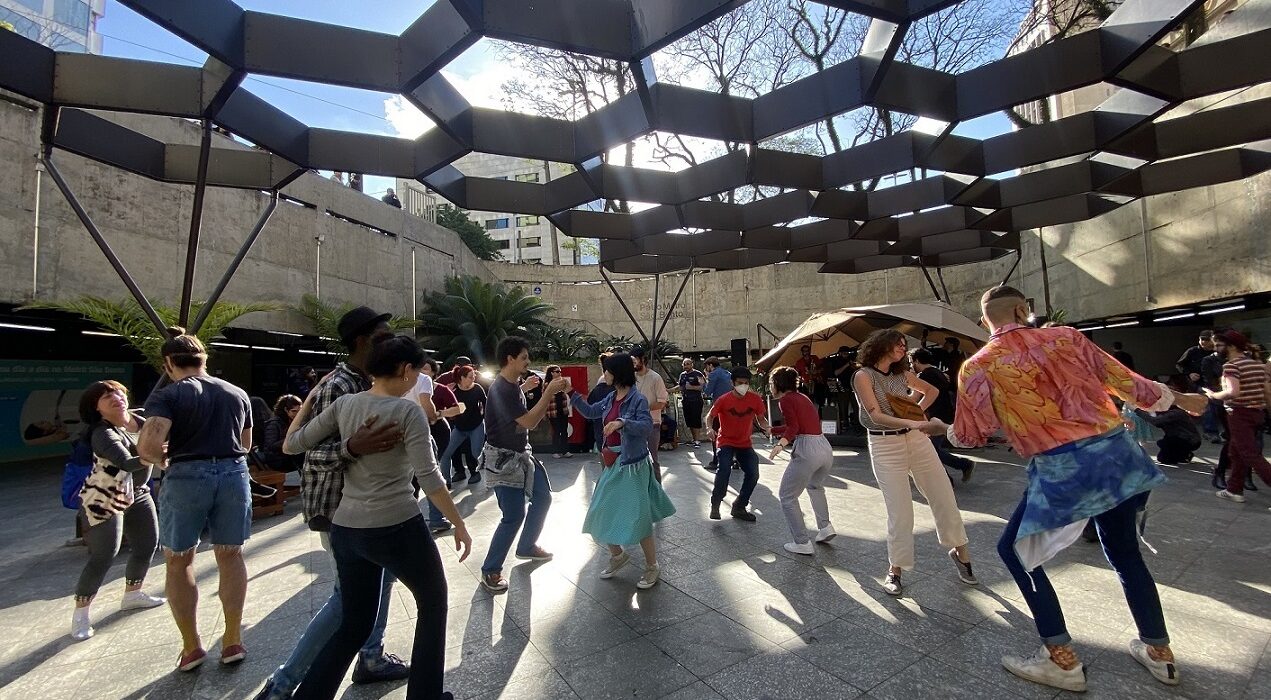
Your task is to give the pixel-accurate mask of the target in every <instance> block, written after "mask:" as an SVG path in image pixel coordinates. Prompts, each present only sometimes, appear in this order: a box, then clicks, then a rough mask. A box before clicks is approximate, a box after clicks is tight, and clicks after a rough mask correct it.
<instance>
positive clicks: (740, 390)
mask: <svg viewBox="0 0 1271 700" xmlns="http://www.w3.org/2000/svg"><path fill="white" fill-rule="evenodd" d="M733 389H735V390H736V391H737V395H738V396H745V395H746V392H747V391H750V386H749V385H748V384H738V385H737V386H735V387H733Z"/></svg>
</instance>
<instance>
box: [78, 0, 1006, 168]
mask: <svg viewBox="0 0 1271 700" xmlns="http://www.w3.org/2000/svg"><path fill="white" fill-rule="evenodd" d="M236 1H237V2H238V4H239V5H240V6H242V7H245V8H247V9H252V10H257V11H261V12H270V13H274V14H282V15H290V16H295V17H301V18H304V19H308V20H314V21H320V22H329V23H333V24H344V25H346V26H351V27H357V28H359V29H367V30H371V31H378V32H384V33H389V34H400V33H401V32H402V31H403V30H404V29H405V28H406V27H408V26H409V25H410V24H411V22H413V21H414V20H415V19H416V18H418V17H419V15H420V14H422V13H423V12H424V10H426V9H427V8H428V7H429V6H430V5H431V4H432V3H431V2H376V3H360V2H348V1H347V0H271V1H268V2H266V1H264V0H236ZM371 8H373V9H371ZM98 29H99V31H100V32H101V33H102V35H103V36H102V47H103V53H105V54H106V55H109V56H121V57H127V58H137V59H142V60H149V61H162V62H170V63H186V64H191V65H200V64H202V63H203V61H204V60H205V59H206V58H207V56H206V54H204V53H203V52H202V51H200V50H198V49H197V48H195V47H194V46H192V45H191V44H188V43H186V42H185V41H184V40H182V39H180V38H178V37H177V36H175V35H173V34H171V33H169V32H167V31H166V30H164V29H161V28H160V27H159V26H158V25H155V24H153V23H152V22H150V21H149V20H147V19H145V18H143V17H141V16H140V15H138V14H137V13H135V12H133V11H132V10H130V9H128V8H126V7H124V6H122V5H120V4H119V3H118V2H116V1H115V0H108V1H107V3H106V10H105V14H104V16H103V17H102V19H101V21H100V22H99V23H98ZM446 73H447V77H448V78H449V79H450V80H451V81H452V82H453V83H455V84H456V87H457V88H458V89H459V90H460V91H461V92H463V93H464V94H465V96H467V97H468V99H469V100H470V101H472V102H473V103H474V104H482V105H484V106H496V105H495V104H494V103H495V102H496V101H497V100H498V97H499V85H500V84H501V82H502V81H503V80H504V79H506V78H507V77H509V72H508V70H507V69H506V67H505V66H503V65H501V64H500V63H499V62H498V61H497V60H495V58H494V56H493V52H492V50H491V49H490V44H489V43H488V42H486V41H481V42H478V43H477V44H476V45H475V46H473V47H472V48H471V49H469V50H468V51H467V52H466V53H465V54H464V55H463V56H461V57H460V58H459V59H457V60H456V61H454V62H452V63H451V65H450V66H449V67H448V68H447V71H446ZM246 87H247V88H248V89H249V90H251V91H252V92H253V93H255V94H257V95H259V96H261V97H262V98H264V99H266V100H268V101H269V102H270V103H272V104H274V105H276V106H277V107H279V108H280V109H283V110H284V111H286V112H287V113H288V114H291V115H292V116H294V117H296V118H297V119H299V120H300V121H302V122H304V123H306V124H309V125H310V126H319V127H326V128H332V129H344V130H349V131H360V132H367V133H382V134H390V135H396V134H403V135H408V136H414V135H417V134H418V133H419V132H420V131H422V130H423V129H425V128H428V127H430V126H431V124H430V123H429V122H428V120H427V118H426V117H424V116H423V115H422V114H419V113H418V112H417V110H414V108H413V107H410V106H409V104H408V103H407V104H405V105H403V104H402V103H401V102H400V101H398V102H396V103H394V102H393V101H391V98H392V95H389V94H385V93H379V92H373V91H367V90H357V89H353V88H345V87H335V86H329V85H322V84H320V83H308V82H302V81H294V80H287V79H285V78H276V77H270V76H264V77H257V76H249V77H248V79H247V82H246ZM1005 131H1009V124H1008V123H1007V122H1006V120H1005V118H1004V117H1002V116H1001V115H991V116H989V117H983V118H980V119H977V120H975V121H974V122H968V123H965V124H962V125H959V128H958V129H957V133H959V134H964V135H967V136H975V137H979V138H984V137H987V136H991V135H994V134H999V133H1003V132H1005ZM391 184H392V183H391V181H390V180H389V179H387V178H368V181H367V186H366V190H367V192H368V193H377V192H382V191H383V189H384V188H385V187H389V186H391Z"/></svg>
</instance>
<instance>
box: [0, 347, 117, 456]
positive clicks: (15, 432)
mask: <svg viewBox="0 0 1271 700" xmlns="http://www.w3.org/2000/svg"><path fill="white" fill-rule="evenodd" d="M102 379H114V380H115V381H117V382H120V383H122V384H123V385H124V386H129V385H130V383H131V382H132V365H131V364H127V363H123V362H71V361H61V362H45V361H41V360H0V462H14V461H18V460H24V459H36V458H39V457H49V456H57V455H62V454H67V453H69V452H70V442H71V440H74V439H75V438H76V437H77V436H78V435H79V433H80V430H81V429H82V428H83V425H82V424H81V422H80V418H79V397H80V394H82V393H83V392H84V389H85V388H86V387H87V386H88V385H89V384H91V383H93V382H95V381H98V380H102Z"/></svg>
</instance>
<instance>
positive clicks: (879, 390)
mask: <svg viewBox="0 0 1271 700" xmlns="http://www.w3.org/2000/svg"><path fill="white" fill-rule="evenodd" d="M861 371H862V372H865V376H867V377H869V383H870V386H872V387H874V400H875V401H877V402H878V408H879V410H881V411H882V412H883V413H886V414H887V415H889V416H892V417H893V418H894V417H896V413H895V412H894V411H892V410H891V403H890V402H889V401H888V400H887V396H886V395H887V394H891V395H892V396H905V397H908V396H909V382H907V381H905V374H904V373H903V372H902V373H900V374H883V373H882V372H879V371H878V370H876V369H874V368H873V367H865V368H862V369H861ZM856 403H857V405H858V406H860V409H861V410H860V420H861V425H863V426H864V427H865V429H866V430H895V428H893V427H891V426H886V425H879V424H877V423H875V422H874V421H873V420H871V419H870V417H869V411H868V410H866V409H865V404H864V403H862V402H861V396H860V394H859V393H858V394H857V395H856Z"/></svg>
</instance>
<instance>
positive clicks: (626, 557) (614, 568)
mask: <svg viewBox="0 0 1271 700" xmlns="http://www.w3.org/2000/svg"><path fill="white" fill-rule="evenodd" d="M629 563H631V555H630V554H627V553H626V552H623V553H622V554H619V555H618V556H616V557H614V556H611V557H609V566H606V567H605V570H604V571H602V572H600V578H613V575H614V574H616V573H618V570H619V569H621V568H622V567H624V566H626V565H627V564H629Z"/></svg>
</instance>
